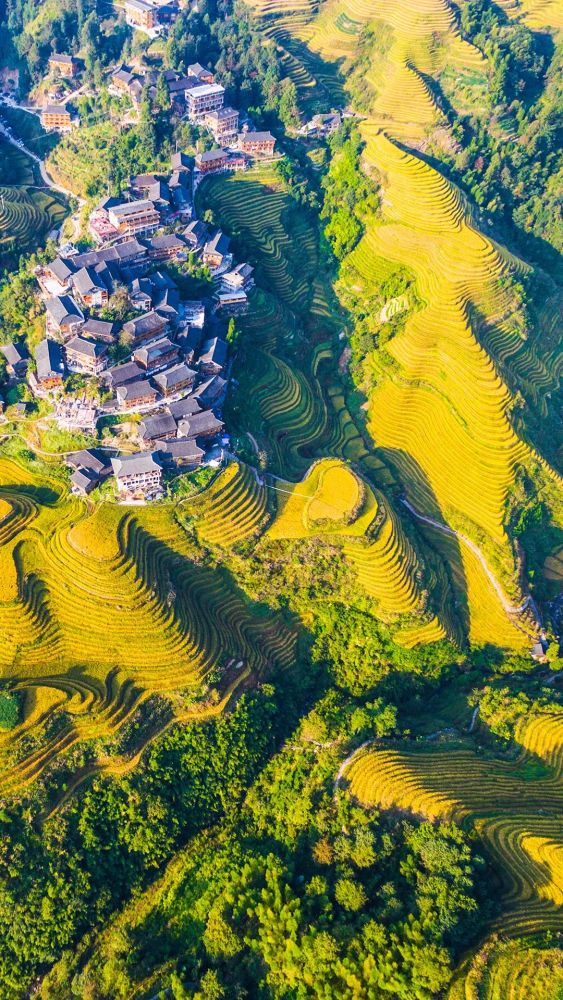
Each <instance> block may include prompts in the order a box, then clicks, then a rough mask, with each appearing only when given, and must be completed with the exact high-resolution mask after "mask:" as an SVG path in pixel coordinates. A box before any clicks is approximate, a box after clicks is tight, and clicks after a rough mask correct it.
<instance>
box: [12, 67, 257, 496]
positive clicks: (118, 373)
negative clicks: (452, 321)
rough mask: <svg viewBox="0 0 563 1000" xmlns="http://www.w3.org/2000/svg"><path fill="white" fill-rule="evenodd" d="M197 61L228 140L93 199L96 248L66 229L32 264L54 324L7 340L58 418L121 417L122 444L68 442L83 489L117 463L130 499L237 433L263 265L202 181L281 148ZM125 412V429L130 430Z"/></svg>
mask: <svg viewBox="0 0 563 1000" xmlns="http://www.w3.org/2000/svg"><path fill="white" fill-rule="evenodd" d="M190 74H191V75H190V80H191V83H190V85H189V87H186V89H185V91H184V93H187V94H188V99H189V112H188V113H189V115H190V116H191V117H192V118H193V120H194V121H198V122H199V123H203V124H204V126H205V127H206V128H207V129H209V131H210V132H211V133H212V134H213V136H214V138H215V139H216V140H220V141H222V142H223V144H224V145H223V146H221V147H220V148H219V149H214V150H210V151H205V152H202V153H199V154H197V155H196V156H195V160H194V159H192V158H190V157H188V156H186V155H185V154H183V153H181V152H178V153H175V154H173V156H172V160H171V163H170V170H169V172H168V173H166V174H161V173H158V174H157V173H155V174H142V175H137V176H133V177H131V178H130V179H129V184H128V186H127V188H126V189H125V190H124V191H122V192H121V194H120V195H119V196H116V197H107V198H104V199H102V201H101V202H99V203H98V204H97V205H95V206H94V208H93V209H92V211H91V212H90V215H89V219H88V230H89V235H90V237H91V241H92V242H93V244H94V246H93V248H92V249H87V250H83V251H80V250H79V249H78V248H77V247H75V246H74V245H73V244H68V243H67V244H65V245H63V246H60V247H59V252H58V254H57V256H56V257H54V258H53V259H52V260H50V261H49V262H48V263H45V264H42V265H41V266H38V267H37V268H36V271H35V277H36V280H37V285H38V290H39V295H40V297H41V300H42V302H43V304H44V307H45V336H44V338H43V339H42V340H41V341H40V343H38V344H37V346H36V348H35V351H34V352H33V357H29V356H28V353H27V349H26V345H25V344H24V343H17V342H16V343H9V344H5V345H3V346H2V347H1V350H2V352H3V354H4V357H5V361H6V368H7V373H8V376H9V378H10V385H11V387H14V386H17V385H18V384H21V383H22V382H25V383H26V384H27V386H28V388H29V390H30V392H31V394H32V396H33V398H34V399H35V400H36V401H46V402H48V403H49V404H50V406H51V407H52V419H53V420H54V421H55V423H56V425H57V426H58V427H59V428H60V429H61V430H66V431H69V432H77V433H81V434H85V435H94V434H97V433H98V427H99V425H100V421H103V423H104V425H107V423H108V422H110V423H114V425H115V429H116V430H117V432H118V433H117V442H118V443H120V444H123V446H124V447H123V451H122V453H119V454H117V453H116V449H115V448H113V449H111V450H112V452H113V453H112V455H111V457H110V451H109V450H108V449H106V450H105V451H103V450H101V449H99V448H97V449H96V448H92V449H82V450H80V451H79V452H78V453H77V454H75V455H74V454H71V455H69V456H68V458H67V464H68V465H69V467H70V468H71V470H72V475H71V485H72V490H73V491H74V492H75V493H78V494H82V495H87V494H89V493H90V492H91V491H92V490H93V489H95V488H96V487H97V486H99V485H100V484H101V483H102V482H104V480H106V479H107V478H108V477H109V476H110V475H112V474H113V475H114V477H115V485H116V488H117V492H118V494H119V495H120V497H121V498H122V499H125V500H151V499H155V498H158V497H159V496H161V495H162V492H163V474H164V473H165V472H166V471H167V470H169V471H170V470H172V471H173V472H180V471H190V470H194V469H196V468H198V467H200V466H202V465H215V466H217V465H219V464H220V463H221V461H222V458H223V453H224V449H225V447H226V446H228V444H229V437H228V434H226V433H225V427H224V422H223V419H222V405H223V402H224V399H225V395H226V391H227V387H228V380H229V357H228V354H229V344H228V340H229V339H230V340H231V341H232V339H233V336H234V331H235V326H234V318H235V317H236V316H239V315H241V314H243V313H244V312H246V310H247V307H248V293H249V291H250V289H251V288H252V287H253V284H254V281H253V268H252V267H251V265H250V264H248V263H246V262H244V261H236V260H235V259H234V258H233V254H232V251H231V247H230V240H229V238H228V237H227V236H226V235H225V234H224V233H223V232H222V231H221V230H220V229H217V228H215V227H212V226H210V225H208V224H207V223H205V222H204V221H202V220H201V219H197V218H196V217H195V214H194V192H195V190H196V189H197V186H198V184H199V183H200V181H201V180H202V178H203V177H205V176H206V175H208V174H213V173H217V172H225V171H232V170H244V169H245V168H246V167H247V166H248V165H249V164H250V163H251V162H252V160H253V159H254V158H256V157H258V158H260V157H271V156H272V154H273V152H274V147H275V139H274V137H273V136H271V134H270V133H264V132H256V131H250V130H249V129H246V130H245V131H243V132H239V131H238V124H239V114H238V111H236V110H235V109H233V108H226V107H224V89H223V88H222V87H220V86H219V85H217V84H215V83H214V82H210V81H213V75H212V74H211V72H210V71H209V70H206V69H204V68H203V67H201V66H198V67H195V66H194V67H190ZM115 76H116V86H117V85H126V86H129V85H130V84H131V82H132V75H131V74H130V73H129V72H128V71H127V70H125V69H124V68H120V69H119V70H118V71H117V72H116V74H115ZM133 79H134V78H133ZM202 81H203V82H202ZM171 82H173V81H172V80H171ZM228 143H230V144H231V145H230V146H229V145H228ZM171 265H172V268H171ZM173 268H176V271H177V274H178V275H179V278H178V280H176V281H175V280H174V277H173V276H172V274H171V273H170V271H171V269H173ZM194 269H195V270H196V271H197V270H198V269H199V273H201V274H203V275H205V276H206V278H208V279H210V282H211V284H210V286H209V287H210V289H211V291H210V294H208V295H206V296H204V297H203V298H198V299H193V298H188V297H187V296H186V294H185V293H183V292H182V291H181V288H180V287H179V285H182V284H183V281H182V278H183V277H184V275H185V274H186V273H187V274H189V273H193V272H194ZM73 376H74V378H73ZM77 379H78V386H79V388H78V390H77V388H76V385H77ZM25 408H26V406H25V403H21V404H20V406H19V409H20V412H21V413H24V412H25ZM128 418H129V419H128ZM121 426H123V427H125V428H126V429H127V431H128V434H127V435H126V436H125V437H123V439H122V440H120V436H119V428H120V427H121ZM132 447H134V449H135V450H131V449H132ZM125 448H126V450H125Z"/></svg>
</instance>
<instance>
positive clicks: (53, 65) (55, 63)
mask: <svg viewBox="0 0 563 1000" xmlns="http://www.w3.org/2000/svg"><path fill="white" fill-rule="evenodd" d="M49 70H50V71H51V72H57V73H60V75H61V76H65V77H70V78H72V77H74V76H78V73H79V71H80V63H79V62H78V61H77V60H76V59H75V58H74V56H67V55H63V54H62V53H60V52H54V53H53V55H52V56H49Z"/></svg>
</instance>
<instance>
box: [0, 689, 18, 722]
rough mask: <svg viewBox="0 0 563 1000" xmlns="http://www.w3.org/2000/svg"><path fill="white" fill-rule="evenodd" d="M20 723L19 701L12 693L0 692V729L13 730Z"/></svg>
mask: <svg viewBox="0 0 563 1000" xmlns="http://www.w3.org/2000/svg"><path fill="white" fill-rule="evenodd" d="M19 721H20V700H19V698H18V696H17V694H15V693H14V692H13V691H0V729H14V728H15V727H16V726H17V724H18V722H19Z"/></svg>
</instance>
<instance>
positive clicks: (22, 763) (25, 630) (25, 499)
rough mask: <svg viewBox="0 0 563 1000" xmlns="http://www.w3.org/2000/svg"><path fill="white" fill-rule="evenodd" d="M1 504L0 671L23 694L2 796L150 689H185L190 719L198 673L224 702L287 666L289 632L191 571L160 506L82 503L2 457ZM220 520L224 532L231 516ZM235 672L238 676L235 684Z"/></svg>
mask: <svg viewBox="0 0 563 1000" xmlns="http://www.w3.org/2000/svg"><path fill="white" fill-rule="evenodd" d="M232 469H233V472H236V469H237V467H236V466H233V467H232ZM252 481H253V480H252ZM246 482H247V480H243V487H244V484H245V483H246ZM243 487H241V489H243ZM0 497H1V499H2V508H1V509H0V566H1V568H2V583H1V587H0V633H1V634H2V638H3V642H2V648H1V650H0V670H1V673H2V678H3V679H4V680H9V682H10V685H11V686H12V687H13V688H15V689H17V690H20V691H21V692H22V693H23V694H24V711H23V719H22V722H21V724H20V725H19V726H18V727H16V729H14V730H11V731H10V732H9V733H7V734H5V735H2V736H0V781H1V784H2V790H3V794H8V793H12V792H15V791H17V790H18V789H20V788H21V787H22V786H23V785H25V784H27V783H28V782H30V781H32V780H34V779H35V778H37V777H38V776H39V775H40V774H41V773H43V771H44V770H45V769H46V768H47V767H48V766H50V765H51V764H52V763H53V761H54V760H55V758H57V757H58V756H59V755H60V754H62V753H65V752H66V751H68V750H69V749H70V748H71V747H72V746H73V745H74V744H76V743H79V742H83V741H92V740H95V739H98V738H99V737H102V736H109V735H112V734H113V735H114V736H115V735H117V734H118V733H119V731H120V730H121V728H122V727H123V725H124V724H125V722H127V721H128V720H129V719H130V718H131V717H132V715H133V713H134V712H135V711H136V710H137V709H138V708H139V706H140V705H141V704H143V703H144V702H145V701H146V700H147V699H148V698H149V697H150V696H151V695H154V694H156V693H161V694H170V693H173V692H183V694H184V695H185V696H186V698H187V704H188V713H187V717H188V718H189V717H190V715H192V716H194V717H196V716H197V700H198V698H199V700H200V702H201V706H200V707H201V708H202V709H203V710H205V708H206V702H205V691H206V684H207V683H208V677H209V676H210V674H212V676H213V679H214V683H215V684H217V686H218V689H219V692H220V694H222V693H226V692H227V691H229V690H232V688H231V682H232V681H233V679H236V680H237V681H241V680H243V679H244V678H245V677H247V676H248V675H249V674H252V675H253V676H254V677H259V676H261V675H262V674H263V673H264V672H265V671H266V670H267V669H269V668H270V666H271V665H272V664H276V665H277V666H279V667H281V668H282V669H283V668H285V667H287V666H288V665H290V664H291V663H292V661H293V657H294V650H295V638H296V637H295V634H294V633H293V632H292V630H291V629H289V628H288V627H287V626H286V625H285V624H284V623H282V621H281V620H280V619H278V618H277V617H276V616H273V615H272V616H270V617H269V618H268V619H265V618H264V616H263V615H260V616H257V615H256V614H255V613H253V611H252V608H251V607H250V606H249V604H248V602H247V601H246V600H245V599H244V598H243V597H242V595H241V594H239V593H238V592H237V590H236V588H235V586H234V585H233V583H232V581H231V580H230V578H229V577H228V576H227V575H226V574H222V573H220V572H218V571H214V570H213V568H211V567H204V566H201V565H198V561H197V560H198V549H197V548H196V547H194V546H193V545H192V544H190V543H189V541H188V538H187V536H186V534H185V533H184V531H183V530H182V528H181V526H180V524H179V523H178V521H177V519H176V516H175V511H174V508H173V506H172V505H166V506H160V507H150V506H148V507H145V508H144V509H138V510H137V511H136V512H135V514H134V515H133V514H132V513H131V512H130V511H127V509H126V508H123V507H119V506H117V505H112V504H109V503H104V504H100V505H98V506H97V507H94V508H93V509H92V508H90V506H89V505H88V504H85V503H84V502H82V501H79V500H77V499H76V498H73V497H70V496H69V495H68V494H67V493H66V490H65V488H64V487H63V486H62V485H61V482H60V481H57V480H56V479H53V480H49V479H46V478H45V475H44V474H43V476H42V477H41V476H39V475H37V476H34V475H32V474H31V473H30V472H29V471H28V470H27V469H26V468H25V467H23V466H21V465H19V464H17V463H15V462H13V461H11V460H8V459H3V460H2V462H1V463H0ZM253 504H254V505H255V506H256V510H257V514H256V517H258V519H259V518H260V517H261V516H262V515H263V512H264V511H263V505H262V506H261V505H260V501H259V500H256V499H255V498H254V495H253V494H252V493H250V494H249V501H248V505H247V506H248V508H249V510H248V515H247V516H246V520H245V522H244V524H245V526H246V523H247V521H248V519H250V520H252V509H253V507H252V505H253ZM184 511H185V507H184ZM218 516H219V513H218V511H216V518H217V517H218ZM238 517H239V518H240V517H242V514H241V512H240V510H239V511H238ZM228 523H229V525H230V531H231V534H232V532H233V531H234V528H235V527H236V525H237V523H238V522H237V521H236V519H235V522H234V523H233V524H231V522H230V520H229V519H228ZM240 530H241V531H242V529H240ZM235 664H238V669H239V670H240V668H241V667H242V666H244V668H245V670H244V671H241V672H240V673H239V674H238V675H237V676H236V677H234V676H233V667H234V665H235ZM192 702H193V703H194V704H191V703H192ZM62 709H64V715H61V710H62ZM170 712H171V706H168V710H167V711H165V712H164V713H161V715H160V722H159V724H158V725H157V727H156V730H154V731H153V730H151V737H152V736H154V735H155V734H156V732H157V731H159V729H160V728H162V726H165V725H167V724H168V722H169V719H170ZM55 716H56V718H55ZM30 735H32V736H33V739H32V740H30ZM34 744H36V745H37V746H39V747H40V749H36V748H35V747H34ZM30 747H31V749H30ZM114 763H115V762H114ZM72 767H73V765H72V764H71V769H72Z"/></svg>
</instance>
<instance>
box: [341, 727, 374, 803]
mask: <svg viewBox="0 0 563 1000" xmlns="http://www.w3.org/2000/svg"><path fill="white" fill-rule="evenodd" d="M372 743H375V740H366V741H365V743H362V745H361V746H359V747H356V749H355V750H352V753H349V754H348V756H347V757H346V759H345V760H343V761H342V763H341V765H340V767H339V768H338V771H337V773H336V777H335V779H334V794H335V795H336V793H337V791H338V787H339V785H340V782H341V781H342V778H343V777H344V772H345V771H346V768H347V767H348V766H349V765H350V764H351V763H352V761H353V759H354V757H356V756H357V755H358V754H359V753H361V751H362V750H365V748H366V747H369V746H371V745H372Z"/></svg>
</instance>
